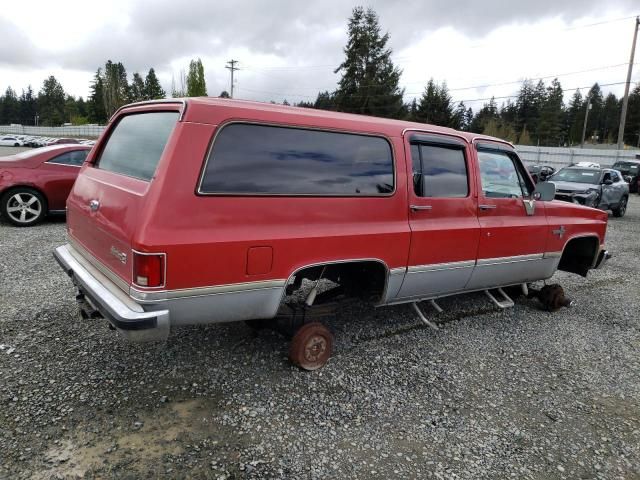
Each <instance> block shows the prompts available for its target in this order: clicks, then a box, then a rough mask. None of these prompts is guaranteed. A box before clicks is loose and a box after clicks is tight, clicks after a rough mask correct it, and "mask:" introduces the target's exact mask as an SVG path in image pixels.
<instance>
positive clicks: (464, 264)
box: [407, 260, 476, 273]
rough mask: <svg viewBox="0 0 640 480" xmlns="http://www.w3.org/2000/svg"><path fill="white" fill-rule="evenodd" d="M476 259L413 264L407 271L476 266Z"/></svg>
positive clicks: (430, 270)
mask: <svg viewBox="0 0 640 480" xmlns="http://www.w3.org/2000/svg"><path fill="white" fill-rule="evenodd" d="M475 264H476V261H475V260H463V261H461V262H446V263H431V264H428V265H413V266H410V267H409V268H408V269H407V273H422V272H437V271H440V270H457V269H459V268H469V267H473V266H475Z"/></svg>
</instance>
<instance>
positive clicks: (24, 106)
mask: <svg viewBox="0 0 640 480" xmlns="http://www.w3.org/2000/svg"><path fill="white" fill-rule="evenodd" d="M19 104H20V105H19V109H20V123H21V124H22V125H33V124H35V116H36V113H38V110H37V108H38V106H37V103H36V98H35V96H34V95H33V89H32V88H31V85H29V86H28V87H27V90H26V91H25V90H23V91H22V95H20V100H19Z"/></svg>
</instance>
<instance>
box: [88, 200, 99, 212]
mask: <svg viewBox="0 0 640 480" xmlns="http://www.w3.org/2000/svg"><path fill="white" fill-rule="evenodd" d="M98 208H100V202H99V201H98V200H91V201H90V202H89V209H90V210H91V211H92V212H97V211H98Z"/></svg>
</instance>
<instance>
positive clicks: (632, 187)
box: [611, 160, 640, 193]
mask: <svg viewBox="0 0 640 480" xmlns="http://www.w3.org/2000/svg"><path fill="white" fill-rule="evenodd" d="M611 168H613V169H615V170H618V171H619V172H620V173H621V174H622V177H623V178H624V179H625V181H626V182H627V183H628V184H629V191H630V192H632V193H638V192H640V190H638V183H640V160H618V161H617V162H616V163H614V164H613V166H612V167H611Z"/></svg>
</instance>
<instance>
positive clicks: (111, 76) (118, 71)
mask: <svg viewBox="0 0 640 480" xmlns="http://www.w3.org/2000/svg"><path fill="white" fill-rule="evenodd" d="M103 84H104V90H103V98H104V109H105V111H106V112H107V116H109V117H110V116H111V115H113V113H114V112H115V111H116V110H117V109H118V108H120V107H121V106H123V105H125V104H126V103H127V102H128V100H129V85H128V83H127V71H126V70H125V68H124V65H122V63H120V62H118V63H113V62H112V61H111V60H108V61H107V63H106V64H105V66H104V77H103Z"/></svg>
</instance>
